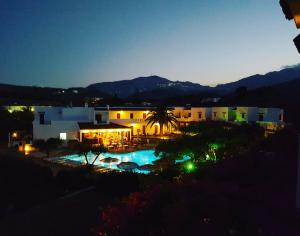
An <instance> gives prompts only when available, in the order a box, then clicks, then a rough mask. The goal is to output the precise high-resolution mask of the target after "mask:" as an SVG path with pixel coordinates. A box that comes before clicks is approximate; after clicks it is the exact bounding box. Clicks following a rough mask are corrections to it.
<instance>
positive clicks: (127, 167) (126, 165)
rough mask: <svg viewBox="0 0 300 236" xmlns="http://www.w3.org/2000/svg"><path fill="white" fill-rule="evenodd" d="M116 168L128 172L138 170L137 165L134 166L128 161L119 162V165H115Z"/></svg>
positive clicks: (133, 163)
mask: <svg viewBox="0 0 300 236" xmlns="http://www.w3.org/2000/svg"><path fill="white" fill-rule="evenodd" d="M117 167H118V168H119V169H122V170H127V171H130V170H134V169H136V168H138V167H139V165H138V164H136V163H135V162H130V161H129V162H121V163H120V164H118V165H117Z"/></svg>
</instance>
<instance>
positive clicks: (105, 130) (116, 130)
mask: <svg viewBox="0 0 300 236" xmlns="http://www.w3.org/2000/svg"><path fill="white" fill-rule="evenodd" d="M130 130H131V129H129V128H124V129H85V130H81V133H84V134H86V133H99V132H100V133H111V132H122V131H130Z"/></svg>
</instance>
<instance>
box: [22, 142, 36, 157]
mask: <svg viewBox="0 0 300 236" xmlns="http://www.w3.org/2000/svg"><path fill="white" fill-rule="evenodd" d="M33 150H34V148H33V147H32V146H31V144H25V146H24V152H25V155H28V154H29V153H30V152H32V151H33Z"/></svg>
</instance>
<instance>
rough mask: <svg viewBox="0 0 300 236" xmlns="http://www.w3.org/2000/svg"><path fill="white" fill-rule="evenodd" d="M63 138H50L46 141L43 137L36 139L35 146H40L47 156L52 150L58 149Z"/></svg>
mask: <svg viewBox="0 0 300 236" xmlns="http://www.w3.org/2000/svg"><path fill="white" fill-rule="evenodd" d="M62 142H63V141H62V140H61V139H59V138H49V139H47V140H46V141H45V140H43V139H38V140H35V141H34V143H33V146H34V147H36V148H38V149H39V150H40V151H41V152H45V153H46V154H47V157H49V156H50V152H51V151H52V150H54V149H57V148H58V147H59V146H60V145H61V144H62Z"/></svg>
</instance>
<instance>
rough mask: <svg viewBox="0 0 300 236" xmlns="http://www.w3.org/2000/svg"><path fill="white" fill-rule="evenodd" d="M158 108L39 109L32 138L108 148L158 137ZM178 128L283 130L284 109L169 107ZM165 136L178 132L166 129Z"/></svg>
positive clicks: (35, 111)
mask: <svg viewBox="0 0 300 236" xmlns="http://www.w3.org/2000/svg"><path fill="white" fill-rule="evenodd" d="M153 109H155V107H110V106H106V107H36V108H35V109H34V117H35V118H34V121H33V139H34V140H37V139H44V140H46V139H48V138H60V139H62V140H78V141H83V140H85V139H89V140H93V142H95V143H103V144H104V145H109V144H110V143H112V142H130V141H131V140H132V137H136V136H137V137H139V136H140V137H141V136H148V135H151V136H152V135H158V134H159V131H160V127H159V124H158V123H157V124H154V125H153V126H152V127H150V126H148V125H147V121H146V118H147V117H148V115H149V113H150V111H151V110H153ZM170 110H171V112H172V113H173V114H174V116H175V117H176V119H177V124H178V125H177V127H178V128H179V127H182V126H186V125H188V124H189V123H190V122H201V121H207V120H213V121H225V122H234V123H257V124H259V125H261V126H263V127H264V128H266V129H270V130H275V129H277V128H278V127H282V125H283V124H284V122H283V114H284V113H283V110H282V109H280V108H258V107H170ZM163 131H164V133H165V134H170V133H173V132H178V130H176V129H174V128H172V127H165V126H164V127H163Z"/></svg>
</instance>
